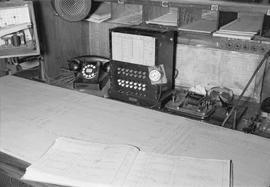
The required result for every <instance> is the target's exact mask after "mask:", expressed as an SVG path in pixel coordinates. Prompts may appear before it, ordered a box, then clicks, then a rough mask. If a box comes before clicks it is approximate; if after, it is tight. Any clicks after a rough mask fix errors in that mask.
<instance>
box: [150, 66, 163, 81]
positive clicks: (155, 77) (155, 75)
mask: <svg viewBox="0 0 270 187" xmlns="http://www.w3.org/2000/svg"><path fill="white" fill-rule="evenodd" d="M161 77H162V74H161V72H160V71H158V70H157V69H153V70H151V71H150V72H149V79H150V80H151V81H153V82H157V81H159V80H160V79H161Z"/></svg>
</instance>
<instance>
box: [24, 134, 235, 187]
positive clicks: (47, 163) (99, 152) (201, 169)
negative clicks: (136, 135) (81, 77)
mask: <svg viewBox="0 0 270 187" xmlns="http://www.w3.org/2000/svg"><path fill="white" fill-rule="evenodd" d="M22 179H25V180H32V181H37V182H45V183H52V184H60V185H67V186H79V187H81V186H82V187H84V186H87V187H91V186H113V187H116V186H125V187H152V186H155V187H156V186H158V187H179V186H180V187H189V186H196V187H197V186H201V187H212V186H213V187H230V185H231V161H230V160H215V159H199V158H191V157H180V156H172V155H164V154H156V153H146V152H143V151H140V150H139V149H138V148H137V147H135V146H131V145H124V144H123V145H121V144H111V145H110V144H99V143H92V142H86V141H81V140H74V139H69V138H58V139H57V140H56V141H55V143H54V145H53V146H51V148H50V149H49V150H48V152H46V153H45V154H44V155H43V156H42V157H41V158H40V160H38V161H37V162H36V163H33V164H32V165H31V166H30V167H28V168H27V170H26V173H25V175H24V176H23V178H22Z"/></svg>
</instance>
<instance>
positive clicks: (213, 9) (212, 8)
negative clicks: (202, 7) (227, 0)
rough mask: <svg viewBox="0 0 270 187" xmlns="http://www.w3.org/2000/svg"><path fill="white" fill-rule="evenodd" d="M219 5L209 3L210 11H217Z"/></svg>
mask: <svg viewBox="0 0 270 187" xmlns="http://www.w3.org/2000/svg"><path fill="white" fill-rule="evenodd" d="M218 9H219V6H218V5H211V10H212V11H218Z"/></svg>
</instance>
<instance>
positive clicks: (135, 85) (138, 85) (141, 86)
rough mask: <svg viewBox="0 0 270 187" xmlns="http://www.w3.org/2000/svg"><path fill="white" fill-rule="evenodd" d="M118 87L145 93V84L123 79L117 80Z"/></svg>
mask: <svg viewBox="0 0 270 187" xmlns="http://www.w3.org/2000/svg"><path fill="white" fill-rule="evenodd" d="M117 82H118V85H119V86H121V87H125V88H131V89H135V90H139V91H143V92H144V91H146V84H143V83H138V82H133V81H128V80H123V79H117Z"/></svg>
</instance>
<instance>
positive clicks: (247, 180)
mask: <svg viewBox="0 0 270 187" xmlns="http://www.w3.org/2000/svg"><path fill="white" fill-rule="evenodd" d="M60 136H65V137H73V138H79V139H83V140H89V141H93V142H100V143H124V144H133V145H136V146H138V147H140V148H141V149H142V150H143V151H146V152H147V151H151V152H157V153H166V154H171V155H182V156H192V157H198V158H213V159H231V160H232V162H233V175H234V176H233V177H234V179H233V180H234V186H245V187H248V186H252V187H253V186H269V184H270V139H265V138H262V137H258V136H255V135H251V134H244V133H242V132H238V131H234V130H231V129H225V128H222V127H218V126H213V125H210V124H206V123H203V122H199V121H194V120H191V119H186V118H183V117H180V116H174V115H170V114H166V113H162V112H158V111H154V110H150V109H146V108H142V107H139V106H133V105H130V104H126V103H122V102H118V101H113V100H110V99H104V98H101V97H97V96H92V95H88V94H85V93H80V92H77V91H73V90H68V89H63V88H59V87H55V86H50V85H47V84H44V83H39V82H34V81H31V80H26V79H22V78H18V77H14V76H6V77H1V78H0V150H1V151H2V152H4V153H7V154H9V155H11V156H14V157H17V158H20V159H22V160H24V161H26V162H29V163H32V162H33V161H35V160H37V159H38V158H39V157H40V156H41V155H42V154H43V153H44V152H45V151H46V150H47V149H48V148H49V146H50V145H51V144H52V143H53V142H54V140H55V139H56V138H57V137H60Z"/></svg>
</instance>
